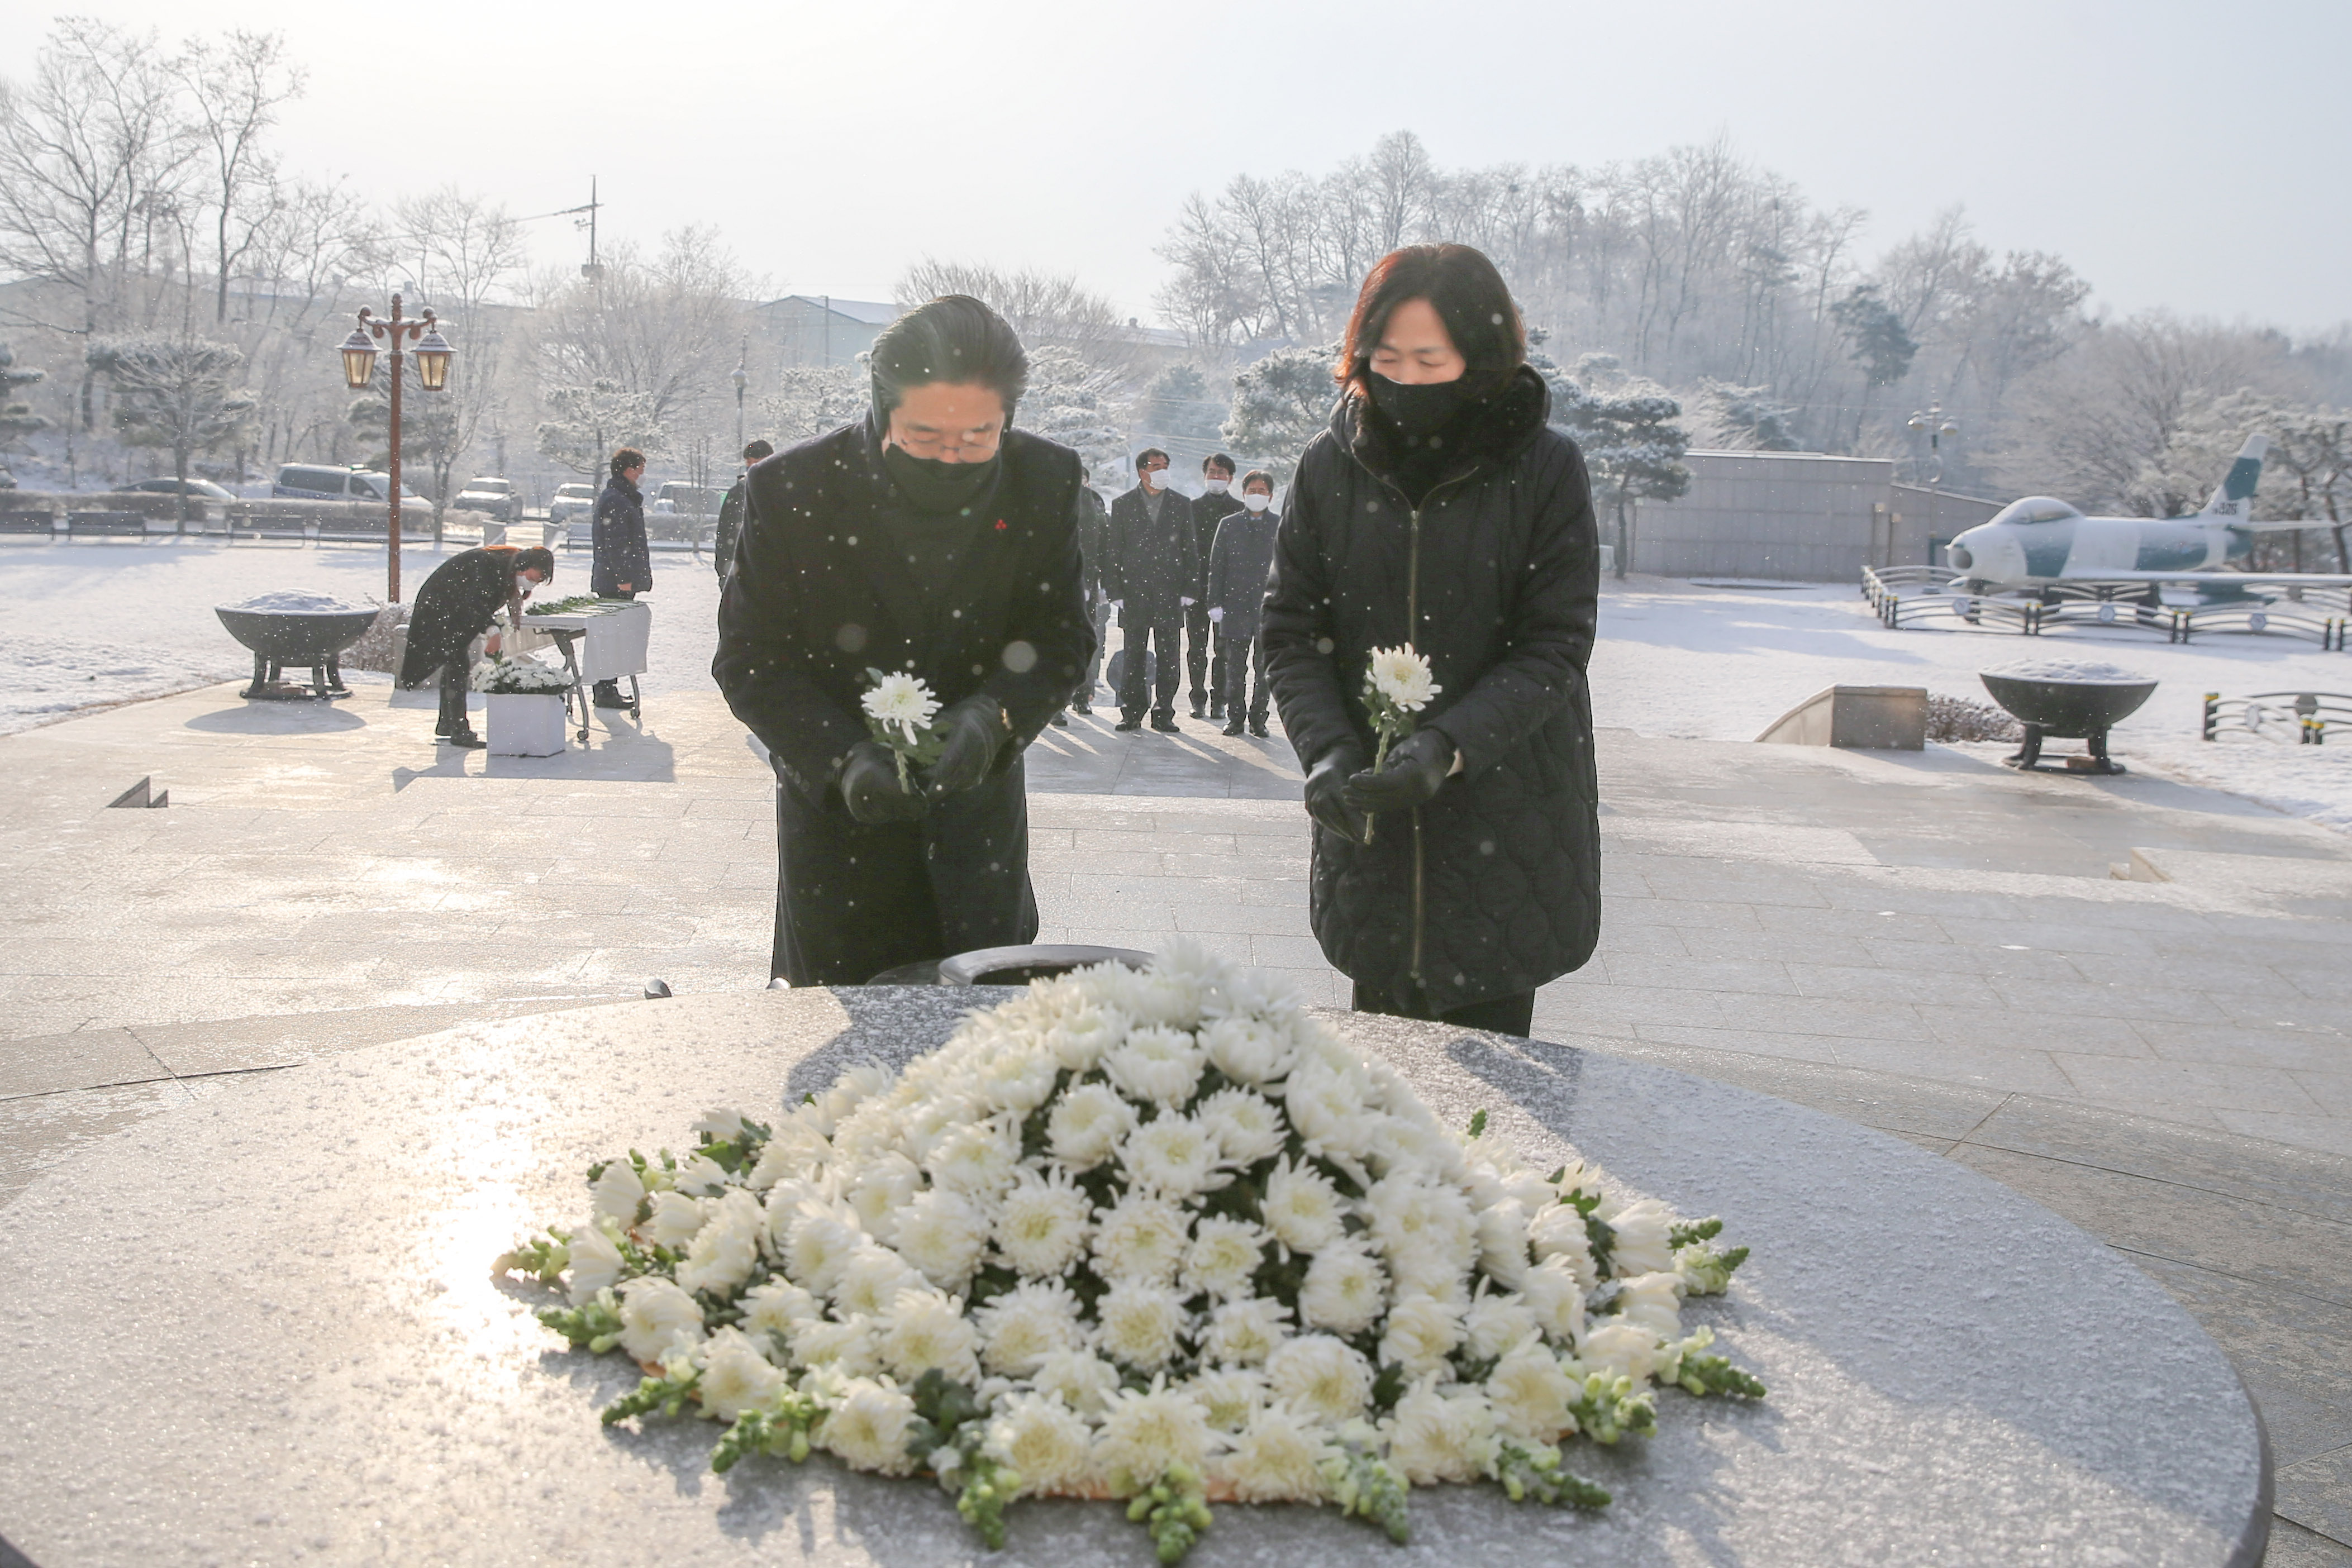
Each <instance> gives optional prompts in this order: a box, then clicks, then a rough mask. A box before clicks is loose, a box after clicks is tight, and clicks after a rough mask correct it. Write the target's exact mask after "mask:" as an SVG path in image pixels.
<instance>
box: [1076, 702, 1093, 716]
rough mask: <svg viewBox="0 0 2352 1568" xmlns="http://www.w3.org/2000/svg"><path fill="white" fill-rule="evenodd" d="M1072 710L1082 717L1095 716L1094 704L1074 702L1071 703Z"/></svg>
mask: <svg viewBox="0 0 2352 1568" xmlns="http://www.w3.org/2000/svg"><path fill="white" fill-rule="evenodd" d="M1070 711H1071V712H1072V713H1074V714H1076V715H1077V716H1079V717H1080V718H1091V717H1093V716H1094V711H1095V708H1094V704H1092V703H1072V704H1071V705H1070Z"/></svg>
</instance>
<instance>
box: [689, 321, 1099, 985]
mask: <svg viewBox="0 0 2352 1568" xmlns="http://www.w3.org/2000/svg"><path fill="white" fill-rule="evenodd" d="M869 366H870V370H871V372H872V378H873V387H874V401H873V408H872V411H871V413H868V414H867V416H866V418H864V419H862V420H859V421H857V422H856V423H853V424H847V425H844V426H843V427H842V428H841V429H839V430H836V431H835V432H833V433H832V434H829V435H823V436H819V437H818V438H817V439H815V440H814V441H809V442H804V443H803V444H800V445H798V446H793V447H789V448H787V449H786V450H784V451H782V452H780V453H778V454H776V455H774V456H772V457H770V458H768V459H766V460H765V461H764V462H762V463H761V464H760V465H758V466H756V467H754V468H753V469H752V470H751V487H750V490H749V492H748V494H747V496H746V498H745V503H744V508H743V533H742V537H741V538H740V540H739V541H738V542H737V545H736V549H735V570H734V571H733V573H732V574H731V575H730V576H729V578H728V580H727V589H726V591H725V592H724V593H723V594H722V595H721V596H720V598H719V652H718V656H717V657H716V658H714V659H713V660H712V661H711V664H710V673H711V674H712V676H713V677H714V678H715V679H716V680H717V681H718V683H719V690H720V691H721V692H722V693H723V694H725V695H726V698H727V706H729V707H730V708H731V709H733V710H734V713H735V716H737V717H738V718H740V719H741V720H742V721H743V722H744V723H745V724H746V725H748V726H749V727H751V731H752V733H753V734H755V735H757V736H758V737H760V739H761V741H762V742H763V743H765V745H766V746H767V748H768V756H769V759H770V761H771V762H772V764H773V766H774V768H775V770H776V925H775V946H774V949H773V953H772V957H771V959H770V964H769V974H770V976H771V977H772V978H781V979H783V980H785V981H787V982H789V983H790V984H792V985H795V986H808V985H860V984H863V983H864V982H866V980H869V979H871V978H873V977H875V976H876V975H878V974H880V973H882V972H883V971H885V970H887V969H892V968H896V967H898V966H900V965H902V964H911V963H916V962H919V961H921V960H924V959H933V958H943V957H947V956H950V955H952V954H956V953H962V952H968V951H970V950H971V949H973V948H976V947H1003V946H1013V945H1016V944H1019V943H1024V942H1029V941H1033V940H1034V939H1035V937H1036V935H1037V901H1036V897H1035V894H1034V891H1033V889H1032V886H1031V883H1030V880H1029V808H1028V790H1027V784H1026V776H1025V775H1024V772H1023V769H1022V765H1021V753H1022V751H1023V750H1024V748H1025V747H1027V746H1028V744H1029V743H1030V741H1031V740H1033V739H1034V738H1035V737H1036V735H1037V732H1038V731H1039V730H1040V729H1041V728H1043V727H1044V726H1045V723H1046V721H1047V719H1048V718H1050V717H1051V716H1052V715H1053V713H1054V712H1055V709H1057V708H1059V707H1060V706H1062V704H1063V703H1065V702H1066V701H1067V700H1068V699H1069V696H1070V694H1071V692H1072V691H1073V690H1074V689H1075V688H1076V685H1077V681H1078V676H1079V674H1081V673H1082V672H1083V671H1084V670H1085V668H1086V662H1087V654H1088V653H1091V652H1092V651H1093V643H1094V638H1093V635H1092V633H1091V632H1089V631H1088V629H1087V612H1086V601H1085V596H1084V594H1083V592H1082V591H1081V588H1080V584H1079V580H1078V574H1079V564H1078V547H1077V542H1076V537H1075V522H1076V512H1077V508H1078V506H1079V502H1078V487H1079V485H1080V483H1081V480H1082V477H1083V476H1082V474H1081V472H1080V468H1079V464H1078V457H1077V454H1076V453H1074V452H1072V451H1070V450H1069V449H1068V448H1067V447H1064V446H1058V445H1055V444H1054V443H1053V442H1050V441H1047V440H1045V439H1044V438H1043V437H1040V436H1035V435H1032V434H1028V433H1027V432H1026V431H1019V430H1012V429H1009V428H1007V427H1008V426H1010V425H1011V423H1013V413H1014V409H1015V408H1016V406H1017V405H1018V404H1019V402H1020V401H1021V394H1022V392H1023V391H1024V389H1025V387H1026V386H1027V384H1028V379H1029V360H1028V356H1027V354H1026V353H1024V351H1023V350H1022V347H1021V340H1020V338H1019V337H1018V336H1017V335H1015V333H1014V332H1013V329H1012V327H1011V326H1010V325H1008V324H1007V323H1006V322H1005V320H1004V319H1003V317H1001V316H999V315H998V314H997V313H996V312H995V311H993V310H992V309H990V308H988V307H987V306H986V305H984V304H982V303H981V302H980V301H979V300H977V299H973V298H970V297H968V296H965V295H953V294H951V295H949V296H947V297H945V298H940V299H934V300H932V301H931V302H930V303H929V304H928V305H923V306H919V307H918V308H915V309H913V310H910V311H908V312H907V314H905V315H904V316H901V317H899V318H898V320H896V321H894V322H892V323H891V324H890V326H889V327H887V328H886V329H884V330H883V332H882V334H881V336H879V337H877V339H875V340H874V348H873V350H872V353H871V356H870V359H869ZM877 671H887V672H890V673H892V674H908V675H912V676H915V677H916V678H918V679H919V680H921V681H922V682H924V683H925V684H926V685H929V688H930V693H931V696H932V698H933V699H934V700H935V701H937V702H939V703H940V704H942V705H944V706H941V707H940V710H939V712H938V713H937V714H936V715H935V716H933V718H932V720H931V723H930V728H931V731H932V733H933V734H934V735H936V736H937V737H940V742H941V745H940V752H939V755H938V757H937V758H936V759H934V760H933V761H931V762H929V764H927V765H924V766H922V767H920V768H916V769H914V770H913V772H912V777H911V779H910V782H911V784H912V788H911V789H902V788H900V786H899V783H898V766H897V760H896V758H894V756H893V755H892V753H891V751H890V749H889V748H888V747H885V746H883V745H882V744H881V743H880V742H878V741H877V740H876V739H874V737H873V736H872V735H871V733H870V732H869V730H868V728H867V726H866V715H865V711H864V707H863V699H864V697H865V695H866V693H867V692H868V691H869V690H871V689H872V687H873V683H874V674H873V673H874V672H877Z"/></svg>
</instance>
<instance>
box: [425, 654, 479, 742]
mask: <svg viewBox="0 0 2352 1568" xmlns="http://www.w3.org/2000/svg"><path fill="white" fill-rule="evenodd" d="M466 686H467V669H466V661H465V658H464V656H463V655H460V656H459V657H457V658H455V659H452V660H450V661H449V662H448V663H447V664H444V665H442V666H441V717H440V719H439V721H438V722H436V724H435V725H434V726H433V733H434V734H436V735H459V734H462V733H464V732H465V731H466V730H467V729H470V728H472V726H471V725H469V724H467V722H466Z"/></svg>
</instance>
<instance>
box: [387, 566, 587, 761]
mask: <svg viewBox="0 0 2352 1568" xmlns="http://www.w3.org/2000/svg"><path fill="white" fill-rule="evenodd" d="M554 575H555V555H554V552H552V551H551V550H544V549H536V548H534V549H518V548H516V547H515V546H513V545H485V546H483V547H482V548H480V549H468V550H459V551H458V552H457V554H456V555H453V556H451V557H450V558H449V559H447V560H445V561H443V562H442V563H441V564H440V565H439V566H436V567H435V568H434V569H433V575H432V576H430V577H428V578H426V579H425V585H424V586H423V587H422V588H419V589H418V590H417V591H416V609H415V612H414V613H413V614H411V615H410V616H409V619H408V647H407V652H406V653H404V654H403V655H402V658H401V661H400V685H402V686H403V687H404V688H406V689H408V690H410V691H414V690H415V689H416V688H417V687H419V686H421V685H424V684H425V681H426V680H427V679H429V678H430V677H431V676H432V674H433V672H434V670H435V669H436V668H438V669H439V670H440V672H441V717H440V720H439V722H437V723H436V724H435V725H434V727H433V733H434V734H435V735H436V736H438V737H441V738H442V739H444V740H446V741H447V742H448V743H449V744H450V745H452V746H457V747H467V748H468V749H472V750H479V749H480V748H481V747H483V746H485V745H487V744H488V743H487V742H486V741H484V740H483V739H482V737H480V736H478V735H476V734H475V733H474V730H473V727H472V726H471V725H469V724H467V722H466V685H467V677H468V676H469V675H470V674H472V672H471V671H470V670H468V669H467V667H466V650H467V649H468V648H470V647H472V646H473V643H474V639H475V638H477V637H478V636H480V635H481V634H482V633H483V632H488V630H489V629H490V622H492V621H494V620H495V619H497V617H498V613H499V607H500V606H501V605H510V606H513V607H514V609H515V612H516V613H517V614H520V612H521V604H522V601H523V597H524V596H525V595H526V594H528V593H529V592H530V590H531V589H532V588H534V587H536V586H537V585H539V584H540V583H542V582H545V581H546V580H548V579H550V578H551V577H553V576H554ZM487 646H488V651H489V652H491V653H497V652H498V651H499V639H498V638H496V637H495V636H494V637H492V638H491V639H490V641H489V643H488V644H487Z"/></svg>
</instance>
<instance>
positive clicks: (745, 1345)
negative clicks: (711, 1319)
mask: <svg viewBox="0 0 2352 1568" xmlns="http://www.w3.org/2000/svg"><path fill="white" fill-rule="evenodd" d="M696 1359H697V1360H698V1361H699V1362H700V1363H701V1365H702V1377H701V1379H700V1381H698V1383H696V1384H695V1385H694V1391H695V1395H696V1396H697V1397H698V1398H699V1399H700V1400H701V1402H702V1413H703V1414H704V1415H705V1416H709V1418H710V1419H712V1420H714V1421H732V1420H733V1419H735V1417H736V1416H740V1415H741V1414H743V1412H744V1411H746V1410H749V1409H751V1408H753V1407H754V1406H761V1405H765V1404H766V1403H767V1402H768V1401H769V1400H770V1399H771V1398H772V1397H773V1396H775V1393H776V1391H777V1390H778V1389H779V1388H782V1386H783V1384H784V1375H783V1374H782V1373H781V1372H778V1371H777V1370H776V1369H775V1368H774V1367H773V1366H772V1365H770V1364H769V1363H768V1358H767V1357H766V1356H764V1355H761V1354H760V1347H759V1346H758V1345H757V1344H755V1343H752V1342H751V1340H749V1339H747V1338H745V1337H744V1334H743V1332H742V1331H741V1330H740V1329H731V1328H726V1329H720V1330H719V1332H718V1333H714V1334H712V1335H711V1336H710V1338H709V1341H708V1342H707V1343H705V1344H704V1345H703V1347H702V1351H701V1353H700V1354H699V1355H698V1356H697V1357H696Z"/></svg>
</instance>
